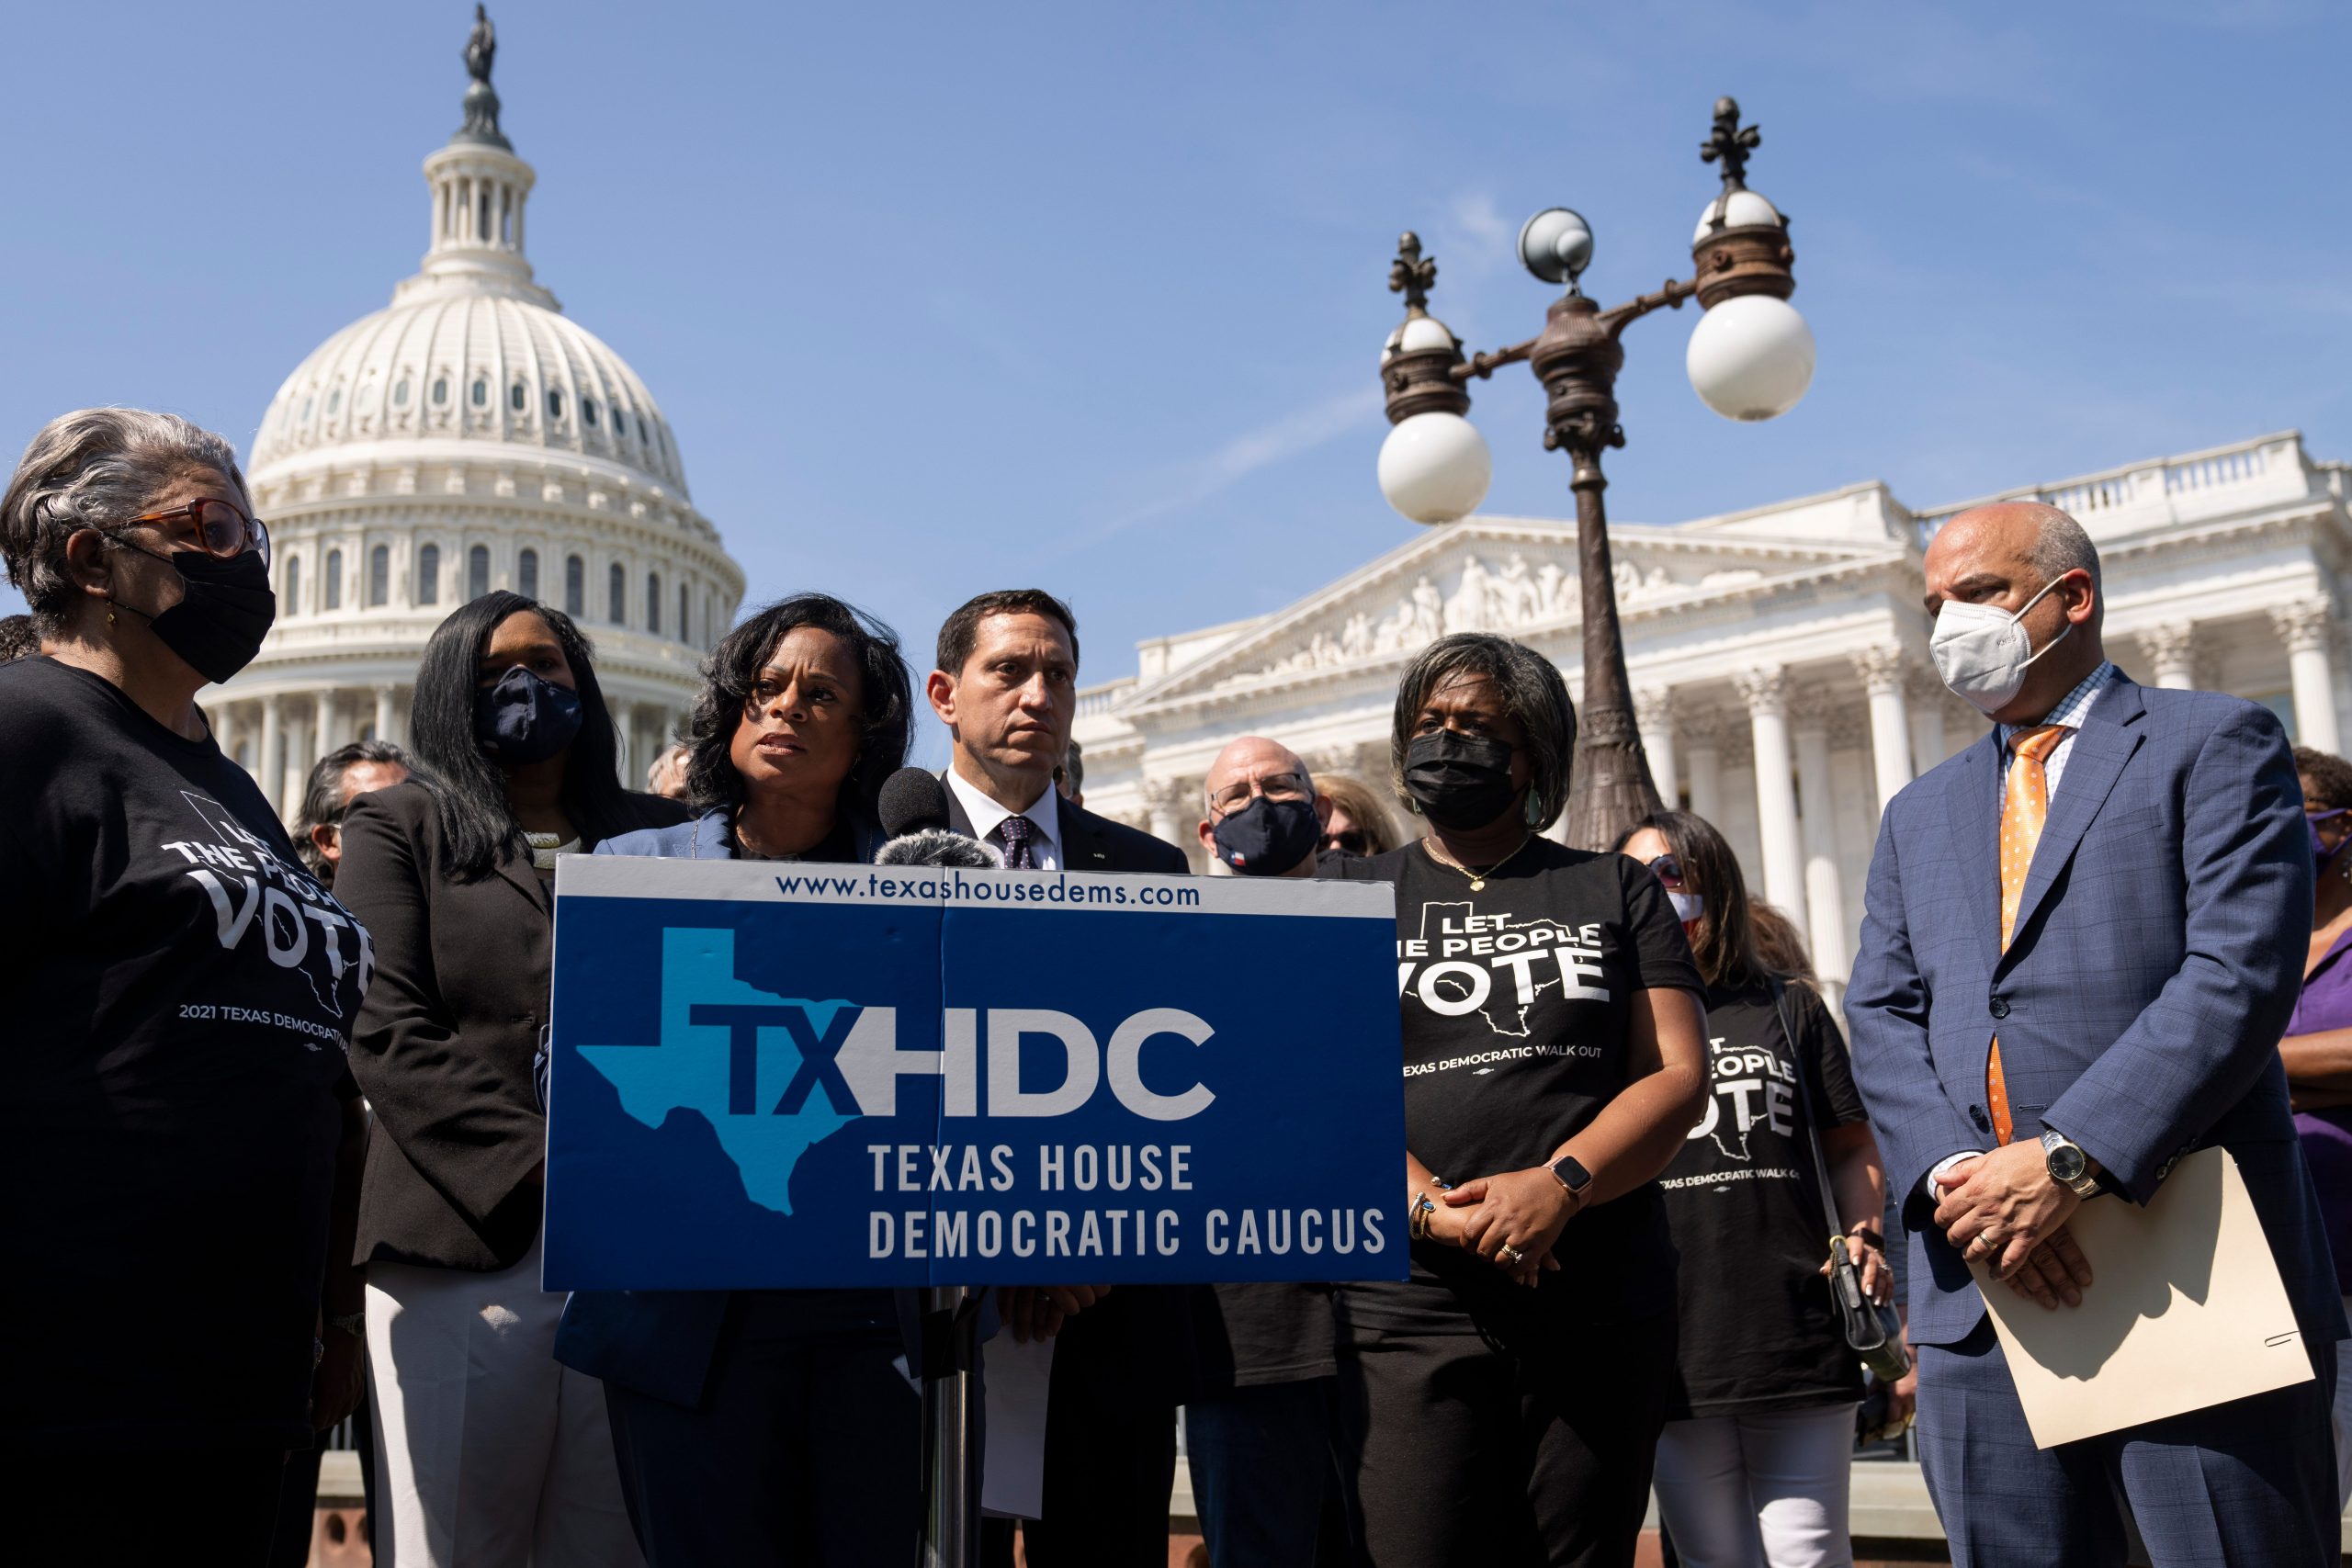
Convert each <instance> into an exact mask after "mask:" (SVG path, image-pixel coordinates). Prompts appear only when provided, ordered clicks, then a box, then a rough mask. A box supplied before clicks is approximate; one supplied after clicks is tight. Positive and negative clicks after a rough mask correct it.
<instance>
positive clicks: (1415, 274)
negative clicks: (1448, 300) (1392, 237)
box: [1388, 229, 1437, 314]
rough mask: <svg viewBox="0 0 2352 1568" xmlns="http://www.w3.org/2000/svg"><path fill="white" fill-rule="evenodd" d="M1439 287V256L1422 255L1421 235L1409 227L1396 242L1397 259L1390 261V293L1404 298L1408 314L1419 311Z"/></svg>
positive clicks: (1426, 306) (1424, 307) (1425, 306)
mask: <svg viewBox="0 0 2352 1568" xmlns="http://www.w3.org/2000/svg"><path fill="white" fill-rule="evenodd" d="M1436 286H1437V258H1436V257H1434V256H1426V257H1425V256H1423V255H1422V254H1421V237H1420V236H1419V234H1416V233H1414V232H1413V231H1411V230H1410V229H1408V230H1406V231H1405V232H1404V233H1403V234H1402V235H1400V236H1399V237H1398V239H1397V259H1396V260H1395V261H1393V262H1390V263H1389V264H1388V292H1390V293H1391V294H1402V295H1403V296H1404V297H1405V310H1406V312H1407V313H1408V314H1418V313H1419V312H1420V311H1422V310H1426V309H1427V308H1428V306H1429V302H1430V289H1431V288H1435V287H1436Z"/></svg>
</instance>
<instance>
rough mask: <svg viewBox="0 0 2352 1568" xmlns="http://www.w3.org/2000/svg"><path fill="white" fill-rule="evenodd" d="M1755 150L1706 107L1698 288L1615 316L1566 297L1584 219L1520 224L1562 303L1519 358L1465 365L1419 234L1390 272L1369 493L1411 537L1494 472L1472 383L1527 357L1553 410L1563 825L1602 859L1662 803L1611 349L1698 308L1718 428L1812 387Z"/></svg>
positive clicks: (1782, 407) (1518, 350) (1588, 241)
mask: <svg viewBox="0 0 2352 1568" xmlns="http://www.w3.org/2000/svg"><path fill="white" fill-rule="evenodd" d="M1760 140H1761V138H1760V136H1759V135H1758V131H1757V130H1756V128H1755V127H1754V126H1747V127H1742V126H1741V125H1740V123H1739V105H1738V104H1736V102H1734V101H1733V100H1732V99H1730V98H1718V99H1716V100H1715V123H1714V133H1713V135H1712V136H1710V137H1709V138H1708V139H1707V141H1704V142H1703V143H1702V144H1701V146H1700V149H1699V156H1700V157H1701V159H1702V160H1703V161H1705V162H1707V163H1710V164H1722V166H1723V171H1722V172H1723V183H1724V188H1723V193H1722V194H1721V195H1720V196H1718V197H1715V199H1714V200H1713V201H1711V202H1709V203H1708V204H1707V209H1706V210H1705V211H1704V212H1703V213H1702V214H1701V215H1700V218H1699V229H1698V232H1697V233H1696V234H1695V235H1694V236H1693V237H1692V239H1691V259H1692V260H1693V261H1694V262H1695V263H1696V264H1697V268H1698V271H1697V276H1694V277H1693V278H1691V280H1690V281H1688V282H1677V281H1674V280H1672V279H1669V280H1668V282H1667V284H1666V286H1665V287H1664V288H1660V289H1659V290H1658V291H1657V293H1655V294H1644V295H1640V296H1638V297H1636V298H1634V299H1630V300H1628V301H1626V302H1625V303H1624V304H1623V305H1617V306H1613V307H1611V309H1609V310H1602V309H1601V308H1600V306H1598V305H1596V304H1594V303H1593V301H1592V300H1590V299H1587V298H1586V297H1585V295H1584V293H1583V291H1582V290H1581V289H1579V288H1577V278H1578V277H1579V276H1581V275H1582V274H1583V272H1584V270H1585V267H1586V266H1587V265H1589V263H1590V262H1591V260H1592V230H1591V227H1590V226H1589V224H1587V223H1586V222H1585V220H1584V219H1583V218H1582V217H1580V216H1578V215H1577V213H1575V212H1572V211H1570V210H1569V209H1566V208H1565V207H1554V208H1547V209H1544V211H1542V212H1539V213H1537V214H1536V215H1535V216H1534V217H1532V218H1531V219H1529V220H1527V222H1526V224H1525V225H1524V226H1523V227H1522V228H1521V230H1520V231H1519V259H1520V260H1521V263H1523V264H1524V265H1526V267H1527V270H1528V271H1530V272H1532V273H1533V274H1534V275H1535V276H1537V277H1539V278H1541V279H1543V280H1544V282H1546V283H1559V284H1566V286H1567V292H1566V294H1565V295H1563V296H1562V297H1561V298H1560V299H1556V300H1555V301H1553V304H1552V307H1551V310H1549V312H1547V314H1546V317H1545V321H1544V331H1543V333H1541V334H1540V335H1538V336H1535V337H1532V338H1530V339H1528V340H1527V341H1526V342H1525V343H1521V344H1512V345H1511V346H1510V347H1509V348H1505V349H1499V350H1497V351H1495V352H1493V353H1488V354H1476V355H1468V356H1466V357H1465V356H1464V354H1463V352H1462V341H1461V340H1460V339H1459V338H1457V337H1455V336H1454V335H1453V333H1452V332H1450V331H1448V330H1447V328H1446V327H1445V324H1444V323H1443V322H1442V321H1438V320H1437V319H1436V318H1435V317H1433V316H1431V315H1430V313H1429V309H1428V307H1429V291H1430V288H1431V287H1432V286H1433V285H1434V284H1435V283H1436V281H1437V263H1436V261H1435V260H1434V259H1432V258H1428V257H1424V256H1423V255H1422V254H1421V242H1420V238H1419V236H1418V235H1416V234H1413V233H1410V232H1408V233H1407V234H1406V235H1405V236H1404V238H1403V239H1402V240H1401V241H1400V242H1399V243H1398V245H1397V259H1396V261H1395V262H1394V263H1393V264H1392V265H1390V267H1389V269H1388V287H1389V288H1390V289H1391V290H1393V291H1395V292H1397V293H1400V294H1402V295H1404V296H1405V320H1404V322H1403V324H1402V325H1400V326H1399V327H1398V328H1397V330H1396V331H1395V332H1394V333H1390V334H1389V338H1388V343H1387V345H1386V347H1385V349H1384V350H1383V351H1382V353H1381V356H1380V373H1381V380H1382V382H1383V384H1384V386H1385V389H1386V391H1387V397H1388V421H1389V423H1390V424H1391V425H1393V426H1394V427H1395V428H1393V429H1392V430H1390V431H1389V433H1388V438H1387V440H1386V441H1385V442H1384V443H1383V444H1382V446H1381V448H1380V465H1379V474H1380V488H1381V490H1382V491H1383V493H1385V495H1386V496H1387V497H1388V501H1389V503H1390V504H1391V505H1393V506H1395V507H1396V508H1397V511H1399V512H1401V513H1404V514H1405V515H1406V516H1408V517H1409V518H1411V519H1412V520H1413V521H1414V522H1416V523H1428V524H1446V523H1452V522H1453V521H1455V520H1456V519H1458V518H1461V517H1463V516H1464V515H1466V514H1467V513H1470V512H1471V511H1472V510H1473V509H1474V508H1476V506H1477V504H1478V502H1480V501H1481V500H1483V499H1485V496H1486V493H1487V479H1488V477H1489V473H1490V464H1489V461H1488V458H1487V444H1486V442H1485V441H1484V440H1483V439H1482V438H1481V437H1480V436H1479V434H1478V432H1477V431H1476V429H1475V428H1474V427H1473V426H1472V425H1471V423H1470V422H1469V421H1468V420H1467V419H1465V418H1464V414H1466V413H1467V412H1469V408H1470V393H1469V391H1468V389H1467V383H1468V381H1469V380H1470V378H1472V377H1474V376H1475V377H1487V376H1491V375H1493V374H1494V372H1495V371H1496V370H1497V369H1498V368H1500V367H1503V366H1505V365H1515V364H1517V363H1519V362H1521V360H1524V361H1526V363H1527V365H1528V367H1529V368H1530V369H1532V371H1533V372H1534V373H1535V378H1536V379H1537V380H1539V381H1541V382H1542V383H1543V384H1544V393H1545V395H1546V397H1547V399H1548V402H1547V405H1546V408H1545V411H1544V449H1545V450H1547V451H1559V450H1566V453H1567V454H1568V457H1569V458H1570V460H1571V461H1572V462H1573V463H1574V464H1575V468H1574V473H1573V476H1572V477H1571V478H1570V479H1569V480H1568V485H1569V488H1570V489H1572V490H1573V491H1576V496H1577V573H1578V576H1579V579H1580V581H1581V587H1582V594H1583V611H1584V701H1583V703H1582V705H1581V707H1580V711H1579V712H1578V714H1577V719H1578V724H1577V755H1576V780H1575V784H1574V786H1573V788H1572V790H1571V793H1570V795H1569V797H1568V808H1567V823H1566V826H1567V840H1568V842H1569V843H1571V844H1573V845H1575V846H1577V847H1578V848H1580V849H1589V850H1598V849H1601V848H1604V847H1606V846H1607V845H1608V843H1609V842H1610V841H1611V840H1612V839H1614V838H1615V837H1616V836H1617V835H1618V834H1619V833H1620V832H1622V831H1623V830H1624V829H1626V828H1628V827H1631V826H1632V825H1633V823H1634V821H1635V820H1637V819H1638V818H1640V817H1641V816H1642V815H1643V814H1644V813H1645V812H1648V811H1652V810H1656V809H1657V807H1658V806H1659V804H1660V802H1659V799H1658V794H1657V784H1655V783H1653V782H1652V780H1651V778H1650V770H1649V761H1648V759H1647V758H1645V756H1644V755H1643V753H1642V741H1641V735H1640V732H1639V731H1638V730H1637V729H1636V728H1634V707H1633V695H1632V692H1631V689H1630V686H1629V683H1628V682H1627V680H1626V677H1625V648H1624V643H1623V639H1622V637H1620V635H1619V632H1618V626H1617V595H1616V590H1615V586H1614V583H1613V581H1612V580H1611V576H1610V558H1609V521H1608V515H1607V513H1606V512H1605V510H1604V509H1603V507H1602V505H1601V499H1600V498H1601V491H1603V490H1605V489H1606V488H1607V487H1608V483H1609V481H1608V480H1607V479H1604V478H1602V476H1601V472H1600V455H1601V453H1602V452H1603V451H1604V450H1606V449H1607V448H1609V447H1611V446H1623V445H1625V432H1624V430H1623V427H1622V426H1620V425H1619V424H1618V423H1617V397H1616V390H1615V389H1616V382H1617V372H1618V371H1619V370H1621V369H1623V367H1624V364H1625V351H1624V348H1623V346H1622V345H1621V344H1619V342H1618V339H1619V336H1620V334H1622V333H1623V332H1624V330H1625V328H1626V327H1627V326H1628V325H1630V324H1631V323H1632V322H1634V321H1639V320H1640V319H1641V318H1642V317H1644V316H1646V315H1648V314H1649V313H1650V312H1651V311H1653V310H1657V309H1659V308H1660V307H1663V306H1671V307H1673V308H1674V309H1676V310H1679V309H1681V306H1682V301H1683V300H1685V299H1690V298H1691V297H1692V296H1694V295H1695V296H1696V297H1697V298H1698V300H1699V304H1700V307H1701V309H1702V310H1703V311H1704V312H1705V314H1703V315H1702V316H1701V317H1700V319H1699V323H1698V326H1697V327H1696V329H1695V330H1694V331H1693V332H1692V333H1691V345H1690V349H1689V352H1688V355H1687V359H1686V366H1687V368H1688V370H1689V372H1690V376H1691V386H1692V387H1693V388H1694V389H1697V391H1698V393H1699V396H1700V398H1701V399H1702V400H1703V401H1704V402H1705V403H1706V404H1707V406H1708V407H1709V408H1712V409H1713V410H1714V411H1715V412H1717V413H1720V414H1723V415H1724V416H1725V417H1726V418H1729V419H1740V420H1758V419H1770V418H1772V417H1774V416H1775V415H1778V414H1782V413H1786V412H1788V411H1789V410H1790V409H1792V408H1794V407H1795V406H1796V403H1797V400H1798V399H1800V398H1802V397H1804V392H1805V388H1806V387H1807V386H1808V385H1809V384H1810V383H1811V382H1812V380H1813V364H1814V344H1813V333H1812V330H1811V329H1810V328H1808V327H1807V326H1806V325H1805V323H1804V317H1802V316H1800V315H1798V314H1797V312H1796V310H1795V309H1794V308H1793V307H1792V306H1791V305H1790V304H1789V303H1788V298H1789V296H1790V295H1791V294H1792V293H1793V292H1794V291H1795V289H1796V279H1795V277H1794V276H1792V274H1791V272H1790V266H1791V265H1792V263H1793V262H1794V261H1795V260H1796V253H1795V252H1794V251H1793V250H1792V249H1791V248H1790V245H1789V225H1788V220H1787V219H1785V218H1783V217H1782V216H1781V214H1780V212H1779V211H1778V210H1777V209H1775V208H1774V207H1773V206H1772V204H1771V203H1770V202H1769V201H1767V200H1765V199H1764V197H1761V196H1758V194H1757V193H1756V192H1754V191H1752V190H1749V189H1748V188H1747V178H1746V175H1747V155H1748V153H1749V152H1752V151H1753V150H1754V149H1755V147H1756V145H1757V143H1758V141H1760Z"/></svg>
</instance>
